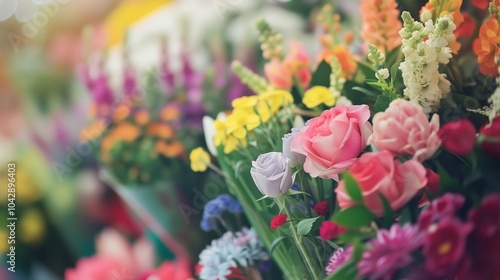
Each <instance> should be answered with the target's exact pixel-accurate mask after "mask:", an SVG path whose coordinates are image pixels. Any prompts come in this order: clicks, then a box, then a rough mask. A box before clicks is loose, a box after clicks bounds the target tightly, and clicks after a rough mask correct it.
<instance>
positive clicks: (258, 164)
mask: <svg viewBox="0 0 500 280" xmlns="http://www.w3.org/2000/svg"><path fill="white" fill-rule="evenodd" d="M250 174H251V175H252V178H253V181H254V183H255V185H256V186H257V188H258V189H259V191H260V192H261V193H262V194H263V195H267V196H268V197H278V196H281V195H282V194H284V193H286V192H287V191H288V189H289V188H290V187H291V186H292V170H291V169H290V167H289V166H288V164H287V162H286V158H285V157H284V156H283V154H282V153H277V152H271V153H267V154H262V155H260V156H259V157H258V158H257V160H256V161H252V168H251V169H250Z"/></svg>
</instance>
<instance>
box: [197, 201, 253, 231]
mask: <svg viewBox="0 0 500 280" xmlns="http://www.w3.org/2000/svg"><path fill="white" fill-rule="evenodd" d="M224 212H228V213H230V214H240V213H242V212H243V208H242V207H241V204H240V203H239V202H238V201H237V200H235V199H234V198H233V197H232V196H230V195H228V194H221V195H219V196H217V197H216V198H214V199H212V200H210V201H209V202H208V203H207V204H206V205H205V209H204V210H203V219H202V220H201V223H200V227H201V229H202V230H203V231H205V232H208V231H210V230H214V229H216V225H215V223H214V222H215V220H216V219H219V218H221V217H222V214H223V213H224Z"/></svg>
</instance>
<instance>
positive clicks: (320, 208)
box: [313, 200, 328, 217]
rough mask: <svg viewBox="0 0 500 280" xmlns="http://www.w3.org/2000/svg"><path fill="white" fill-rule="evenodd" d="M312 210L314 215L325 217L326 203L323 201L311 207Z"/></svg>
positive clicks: (326, 211)
mask: <svg viewBox="0 0 500 280" xmlns="http://www.w3.org/2000/svg"><path fill="white" fill-rule="evenodd" d="M313 210H314V212H316V214H318V215H320V216H323V217H325V216H326V214H327V213H328V202H326V201H324V200H323V201H320V202H318V203H316V204H315V205H314V207H313Z"/></svg>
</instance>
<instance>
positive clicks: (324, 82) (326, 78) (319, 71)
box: [311, 60, 332, 87]
mask: <svg viewBox="0 0 500 280" xmlns="http://www.w3.org/2000/svg"><path fill="white" fill-rule="evenodd" d="M331 73H332V67H331V66H330V64H328V62H326V61H324V60H323V61H321V63H320V64H319V65H318V68H316V72H314V73H313V75H312V79H311V87H313V86H325V87H330V74H331Z"/></svg>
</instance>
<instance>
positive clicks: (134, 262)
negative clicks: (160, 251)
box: [65, 228, 155, 280]
mask: <svg viewBox="0 0 500 280" xmlns="http://www.w3.org/2000/svg"><path fill="white" fill-rule="evenodd" d="M96 249H97V253H96V255H95V256H93V257H91V258H85V259H81V260H79V261H78V263H77V265H76V268H75V269H68V270H66V277H65V279H66V280H87V279H92V280H94V279H95V280H101V279H102V280H108V279H122V278H124V279H125V278H126V277H128V278H131V277H137V276H139V275H141V274H143V273H145V272H146V271H150V270H152V269H153V268H154V262H155V252H154V248H153V246H152V245H151V243H149V242H148V241H147V240H146V239H142V238H141V239H138V240H137V241H135V243H134V244H132V245H131V244H130V243H129V242H128V240H127V239H126V237H125V236H123V235H122V234H121V233H120V232H118V231H117V230H115V229H111V228H108V229H105V230H104V231H103V232H102V233H101V234H99V236H98V237H97V240H96ZM120 277H121V278H120Z"/></svg>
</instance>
